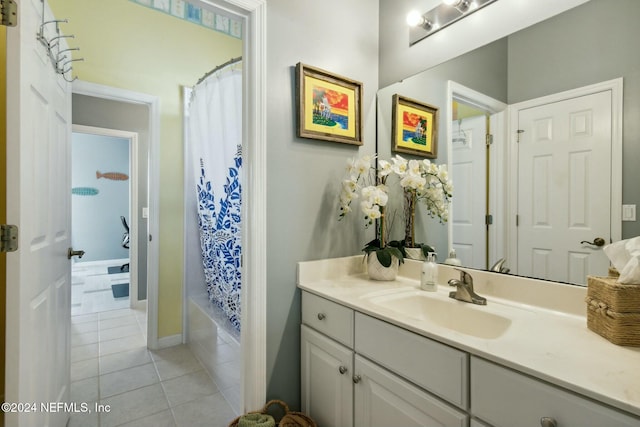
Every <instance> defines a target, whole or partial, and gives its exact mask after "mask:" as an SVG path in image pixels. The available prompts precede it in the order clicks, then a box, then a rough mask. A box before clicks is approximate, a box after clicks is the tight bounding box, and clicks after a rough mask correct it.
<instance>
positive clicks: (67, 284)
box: [5, 0, 71, 427]
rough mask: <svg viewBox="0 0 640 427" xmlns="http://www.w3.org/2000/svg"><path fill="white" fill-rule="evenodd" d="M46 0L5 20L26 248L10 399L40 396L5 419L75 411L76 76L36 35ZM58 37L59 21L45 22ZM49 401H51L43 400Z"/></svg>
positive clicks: (10, 214)
mask: <svg viewBox="0 0 640 427" xmlns="http://www.w3.org/2000/svg"><path fill="white" fill-rule="evenodd" d="M43 8H44V9H46V11H45V12H44V13H45V20H51V19H53V17H52V16H51V12H50V11H49V9H48V6H46V4H45V3H43V2H42V1H41V0H24V1H21V2H20V5H19V9H18V25H17V26H16V27H15V28H8V29H7V81H8V84H7V112H8V113H7V125H8V126H7V127H8V132H7V220H8V222H9V223H10V224H15V225H17V226H18V227H19V233H20V236H19V249H18V251H17V252H13V253H9V254H8V255H7V342H6V359H7V361H6V384H5V389H6V396H5V398H6V401H7V402H16V403H17V402H20V403H30V404H31V403H35V404H36V406H37V408H35V409H37V410H36V411H34V412H20V413H18V412H11V413H7V414H5V415H6V417H5V421H6V425H7V426H54V427H55V426H64V425H66V422H67V420H68V418H69V412H68V411H65V410H64V408H61V407H55V406H54V407H53V408H52V409H54V410H56V411H52V410H47V408H48V407H49V406H48V405H49V404H50V403H54V404H55V403H56V402H62V403H65V402H68V401H69V378H70V376H69V368H70V330H71V325H70V316H71V307H70V303H71V264H70V261H69V260H68V259H67V249H68V248H69V246H70V241H71V240H70V225H71V216H70V212H71V210H70V207H71V203H70V202H71V191H70V189H71V182H70V163H69V160H70V134H71V133H70V132H71V122H70V117H71V90H70V84H69V83H67V82H66V81H65V80H64V79H63V78H62V77H61V76H59V75H58V74H56V72H55V71H54V68H53V65H52V63H51V61H50V59H49V57H48V55H47V49H45V47H44V46H43V45H42V44H41V43H40V42H38V41H37V40H36V34H37V33H38V31H39V30H40V26H41V22H42V14H43ZM45 30H46V33H45V36H46V37H47V38H49V39H50V38H52V37H55V36H56V34H55V33H54V30H55V24H48V25H46V26H45ZM41 404H44V405H45V406H40V405H41Z"/></svg>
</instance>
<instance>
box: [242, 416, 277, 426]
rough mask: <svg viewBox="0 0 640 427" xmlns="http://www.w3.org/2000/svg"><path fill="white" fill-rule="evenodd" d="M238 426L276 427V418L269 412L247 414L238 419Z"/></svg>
mask: <svg viewBox="0 0 640 427" xmlns="http://www.w3.org/2000/svg"><path fill="white" fill-rule="evenodd" d="M238 427H276V420H274V419H273V417H272V416H271V415H269V414H246V415H243V416H241V417H240V419H239V420H238Z"/></svg>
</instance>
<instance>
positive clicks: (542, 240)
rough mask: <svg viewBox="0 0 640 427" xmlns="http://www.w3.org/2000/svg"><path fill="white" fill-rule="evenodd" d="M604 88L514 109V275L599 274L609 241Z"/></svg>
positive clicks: (575, 277) (566, 278)
mask: <svg viewBox="0 0 640 427" xmlns="http://www.w3.org/2000/svg"><path fill="white" fill-rule="evenodd" d="M611 100H612V97H611V91H603V92H599V93H596V94H592V95H586V96H580V97H576V98H572V99H568V100H564V101H559V102H554V103H550V104H546V105H543V106H539V107H534V108H529V109H524V110H521V111H519V113H518V129H519V130H520V134H519V135H520V142H519V144H518V153H519V154H518V167H519V169H518V215H519V225H518V274H520V275H525V276H533V277H538V278H543V279H549V280H557V281H562V282H568V283H578V284H584V283H586V276H587V275H588V274H599V275H606V273H607V268H608V265H609V263H608V259H607V257H606V255H604V252H603V251H602V248H601V247H598V246H595V245H589V244H587V243H581V242H583V241H588V242H593V241H594V239H595V238H596V237H600V238H603V239H604V240H605V241H606V242H609V241H610V236H611V231H610V222H611V221H610V220H611V218H610V217H611V213H610V212H611V207H610V198H609V193H610V188H611V143H612V133H611V132H612V116H611V113H612V110H611V102H612V101H611Z"/></svg>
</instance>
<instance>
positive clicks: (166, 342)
mask: <svg viewBox="0 0 640 427" xmlns="http://www.w3.org/2000/svg"><path fill="white" fill-rule="evenodd" d="M180 344H182V334H175V335H169V336H167V337H162V338H160V339H158V346H157V348H156V350H159V349H161V348H167V347H173V346H176V345H180Z"/></svg>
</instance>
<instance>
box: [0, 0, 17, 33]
mask: <svg viewBox="0 0 640 427" xmlns="http://www.w3.org/2000/svg"><path fill="white" fill-rule="evenodd" d="M0 15H1V18H2V20H1V21H0V24H2V25H4V26H5V27H15V26H16V25H18V5H17V4H16V2H15V1H13V0H0Z"/></svg>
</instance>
